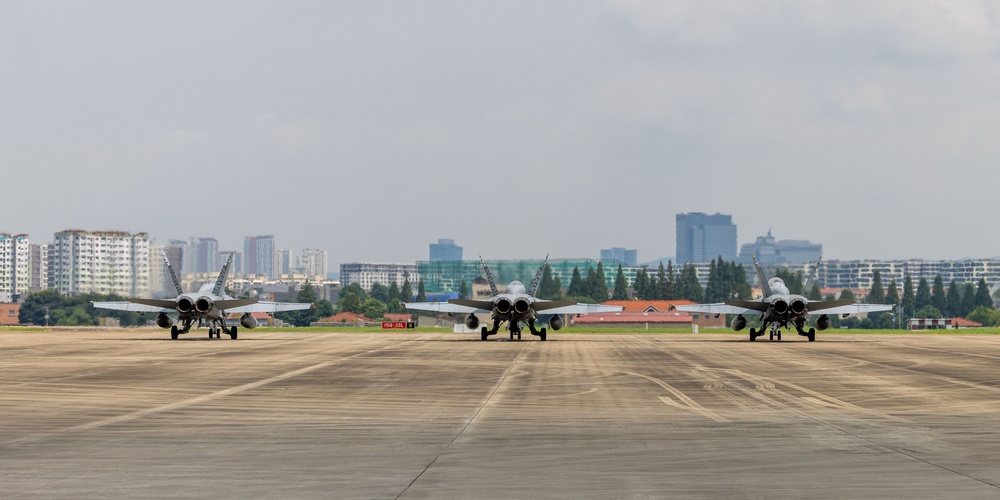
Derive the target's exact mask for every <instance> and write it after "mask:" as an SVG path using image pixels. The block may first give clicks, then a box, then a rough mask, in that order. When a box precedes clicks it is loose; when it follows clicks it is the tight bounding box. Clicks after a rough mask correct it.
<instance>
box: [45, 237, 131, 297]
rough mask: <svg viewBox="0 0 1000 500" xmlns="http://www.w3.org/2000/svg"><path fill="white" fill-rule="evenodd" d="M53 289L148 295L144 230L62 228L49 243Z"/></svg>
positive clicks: (76, 292)
mask: <svg viewBox="0 0 1000 500" xmlns="http://www.w3.org/2000/svg"><path fill="white" fill-rule="evenodd" d="M51 252H52V253H53V255H52V259H51V261H52V269H51V271H50V272H51V273H52V275H53V284H54V288H55V289H56V290H58V291H59V293H61V294H63V295H76V294H81V293H101V294H111V293H113V294H117V295H121V296H125V297H148V296H149V294H150V246H149V235H148V234H146V233H136V234H129V233H127V232H121V231H98V232H89V231H81V230H66V231H62V232H59V233H56V234H55V241H54V243H53V245H52V248H51Z"/></svg>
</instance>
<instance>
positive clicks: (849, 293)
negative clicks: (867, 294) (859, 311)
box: [840, 288, 854, 300]
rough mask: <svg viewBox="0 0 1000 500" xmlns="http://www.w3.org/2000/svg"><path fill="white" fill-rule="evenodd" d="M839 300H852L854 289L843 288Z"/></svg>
mask: <svg viewBox="0 0 1000 500" xmlns="http://www.w3.org/2000/svg"><path fill="white" fill-rule="evenodd" d="M840 300H854V291H853V290H851V289H850V288H845V289H843V290H841V291H840Z"/></svg>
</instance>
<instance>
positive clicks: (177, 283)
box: [163, 252, 184, 297]
mask: <svg viewBox="0 0 1000 500" xmlns="http://www.w3.org/2000/svg"><path fill="white" fill-rule="evenodd" d="M163 262H164V263H165V264H166V265H167V271H170V279H171V280H173V282H174V289H176V290H177V296H178V297H179V296H181V294H183V293H184V289H182V288H181V282H180V280H178V279H177V273H175V272H174V267H173V266H171V265H170V259H168V258H167V252H163Z"/></svg>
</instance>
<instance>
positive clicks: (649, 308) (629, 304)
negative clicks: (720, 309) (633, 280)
mask: <svg viewBox="0 0 1000 500" xmlns="http://www.w3.org/2000/svg"><path fill="white" fill-rule="evenodd" d="M694 304H696V302H692V301H690V300H609V301H607V302H604V305H609V306H623V307H625V310H624V311H622V312H623V313H675V312H676V313H677V314H679V316H677V315H675V316H674V317H675V318H676V317H685V316H686V317H687V324H695V325H698V327H699V328H725V327H726V315H725V314H720V315H714V314H701V313H681V312H678V311H676V309H677V306H690V305H694ZM589 316H596V315H595V314H590V315H589ZM581 317H583V316H581ZM574 323H575V322H574ZM644 323H645V322H644Z"/></svg>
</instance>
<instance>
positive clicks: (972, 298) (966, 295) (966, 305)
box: [957, 283, 976, 318]
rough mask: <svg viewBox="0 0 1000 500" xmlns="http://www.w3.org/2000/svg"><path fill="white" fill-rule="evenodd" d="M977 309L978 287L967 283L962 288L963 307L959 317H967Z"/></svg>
mask: <svg viewBox="0 0 1000 500" xmlns="http://www.w3.org/2000/svg"><path fill="white" fill-rule="evenodd" d="M975 308H976V285H973V284H972V283H966V284H965V287H964V288H962V306H961V310H960V311H959V313H958V314H957V316H961V317H963V318H964V317H966V316H968V315H969V314H970V313H972V310H973V309H975Z"/></svg>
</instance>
